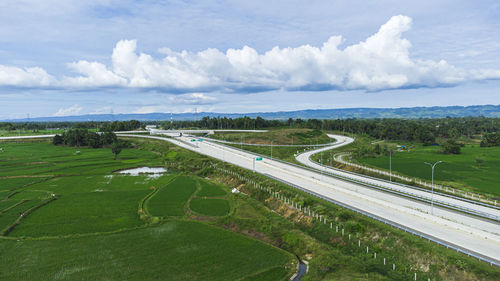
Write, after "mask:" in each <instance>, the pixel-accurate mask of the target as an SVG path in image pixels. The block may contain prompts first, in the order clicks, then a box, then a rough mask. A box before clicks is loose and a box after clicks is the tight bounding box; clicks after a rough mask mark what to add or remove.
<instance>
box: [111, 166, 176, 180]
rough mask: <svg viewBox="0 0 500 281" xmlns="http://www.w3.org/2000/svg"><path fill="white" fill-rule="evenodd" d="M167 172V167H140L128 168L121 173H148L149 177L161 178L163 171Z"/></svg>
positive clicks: (136, 174) (133, 174)
mask: <svg viewBox="0 0 500 281" xmlns="http://www.w3.org/2000/svg"><path fill="white" fill-rule="evenodd" d="M165 172H167V169H165V168H150V167H140V168H134V169H128V170H123V171H120V172H119V173H120V174H127V175H130V176H138V175H140V174H147V175H148V178H159V177H161V176H162V175H163V173H165Z"/></svg>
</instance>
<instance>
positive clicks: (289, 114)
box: [3, 105, 500, 122]
mask: <svg viewBox="0 0 500 281" xmlns="http://www.w3.org/2000/svg"><path fill="white" fill-rule="evenodd" d="M172 110H175V108H172ZM171 116H172V119H174V120H195V119H201V118H202V117H205V116H208V117H219V116H220V117H227V118H239V117H244V116H248V117H251V118H255V117H257V116H260V117H262V118H264V119H280V120H284V119H288V118H294V119H297V118H301V119H313V118H314V119H347V118H405V119H418V118H444V117H475V116H484V117H500V105H473V106H434V107H407V108H340V109H309V110H298V111H279V112H254V113H215V112H200V113H197V114H194V113H174V114H172V115H171V114H170V113H147V114H97V115H79V116H60V117H38V118H31V119H26V118H25V119H15V120H3V121H14V122H26V121H33V122H51V121H56V122H57V121H74V122H82V121H124V120H132V119H135V120H140V121H154V120H169V119H170V117H171Z"/></svg>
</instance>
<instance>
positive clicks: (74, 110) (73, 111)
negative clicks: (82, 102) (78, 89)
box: [54, 104, 83, 116]
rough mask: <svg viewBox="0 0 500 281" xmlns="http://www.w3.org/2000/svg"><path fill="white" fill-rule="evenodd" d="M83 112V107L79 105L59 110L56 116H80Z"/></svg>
mask: <svg viewBox="0 0 500 281" xmlns="http://www.w3.org/2000/svg"><path fill="white" fill-rule="evenodd" d="M82 110H83V107H81V106H79V105H78V104H74V105H72V106H70V107H67V108H59V110H58V111H57V112H56V113H54V116H71V115H78V114H79V113H80V112H82Z"/></svg>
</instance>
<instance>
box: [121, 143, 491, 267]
mask: <svg viewBox="0 0 500 281" xmlns="http://www.w3.org/2000/svg"><path fill="white" fill-rule="evenodd" d="M123 136H129V137H143V138H153V139H159V140H164V141H168V142H171V143H174V144H176V145H179V146H181V147H183V148H186V149H189V150H192V151H195V152H197V153H200V154H204V155H207V156H211V157H213V158H216V159H219V160H222V161H225V162H228V163H231V164H234V165H237V166H240V167H242V168H245V169H248V170H253V167H254V163H255V171H256V172H258V173H261V174H264V175H267V176H270V177H272V178H275V179H277V180H281V181H283V182H287V183H291V184H293V185H294V186H297V187H298V188H300V189H302V190H304V191H308V192H310V193H312V194H315V195H317V196H319V197H322V198H325V199H331V200H332V201H335V202H339V203H341V204H343V205H346V206H348V207H350V208H352V209H355V210H359V211H360V212H362V213H366V214H370V215H371V216H372V217H375V218H380V219H381V220H384V221H388V222H389V223H391V224H393V225H396V226H399V227H401V228H403V229H409V230H412V232H415V233H418V234H419V235H422V236H424V237H428V238H429V239H432V240H434V241H437V242H439V243H442V244H444V245H447V246H450V247H453V248H456V249H459V250H461V251H462V252H465V253H468V254H470V255H473V256H476V257H478V258H481V259H483V260H486V261H488V262H490V263H492V264H495V265H500V224H499V223H498V221H495V220H490V219H484V218H481V217H478V216H473V215H469V214H465V213H463V212H459V211H456V210H453V209H450V208H443V207H441V206H434V210H433V214H432V213H431V209H430V204H429V203H428V202H425V201H420V200H415V199H410V198H407V197H403V196H399V195H395V194H392V193H389V192H386V191H383V190H378V189H374V188H372V187H368V186H367V185H366V184H364V183H356V182H353V181H349V180H344V179H341V178H336V177H333V176H330V175H328V174H327V173H322V172H321V171H314V170H311V169H308V168H305V167H299V166H296V165H292V164H289V163H285V162H282V161H278V160H275V159H274V160H271V159H269V158H264V159H263V160H262V161H255V158H256V155H255V154H253V153H250V152H246V151H242V150H239V149H236V148H233V147H228V146H225V145H222V144H219V143H215V142H210V141H199V139H198V138H196V137H190V136H183V137H175V138H166V137H160V136H148V135H140V136H139V135H132V134H123ZM334 137H335V138H336V139H337V142H336V143H335V144H332V145H331V146H328V147H323V148H320V149H318V150H315V151H308V152H307V153H304V154H302V155H299V156H298V159H300V160H299V161H301V162H302V161H304V162H306V163H307V164H308V165H313V164H314V165H317V164H316V163H314V162H312V161H310V160H309V157H310V156H311V155H312V154H313V153H315V152H317V151H320V150H328V149H331V148H332V147H335V146H337V147H338V146H340V145H341V144H343V143H346V142H349V141H351V140H349V139H346V138H343V137H342V136H334ZM304 164H305V163H304ZM321 169H325V168H324V167H321ZM328 172H332V173H333V172H334V171H328ZM336 172H338V171H336ZM350 175H351V174H350ZM351 176H352V175H351ZM364 180H366V179H364ZM370 181H373V182H374V183H376V184H379V185H386V184H388V185H390V183H387V182H386V181H378V182H377V180H376V179H373V178H372V179H370ZM391 188H402V187H401V186H391ZM411 192H415V193H418V194H420V195H421V196H425V197H430V196H431V195H430V194H429V193H428V192H425V191H418V190H411ZM425 193H427V194H425ZM435 198H436V201H438V200H443V201H447V202H449V203H450V204H453V205H456V206H462V207H464V208H472V209H474V210H476V211H478V212H483V213H485V214H490V215H492V216H497V217H498V216H499V214H500V211H499V210H498V209H494V208H488V207H486V206H481V205H476V204H472V203H469V202H466V201H462V200H458V199H455V198H450V197H446V196H441V195H435Z"/></svg>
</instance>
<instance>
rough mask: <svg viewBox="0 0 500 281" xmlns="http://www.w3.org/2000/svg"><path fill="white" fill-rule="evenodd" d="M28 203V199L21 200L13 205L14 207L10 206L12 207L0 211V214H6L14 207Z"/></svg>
mask: <svg viewBox="0 0 500 281" xmlns="http://www.w3.org/2000/svg"><path fill="white" fill-rule="evenodd" d="M28 201H30V200H29V199H23V200H21V201H19V202H17V203H16V204H14V205H12V206H10V207H7V208H5V209H3V210H0V214H2V213H6V212H8V211H9V210H10V209H12V208H15V207H17V206H19V205H21V204H23V203H26V202H28Z"/></svg>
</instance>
